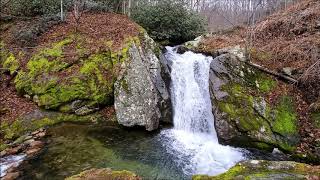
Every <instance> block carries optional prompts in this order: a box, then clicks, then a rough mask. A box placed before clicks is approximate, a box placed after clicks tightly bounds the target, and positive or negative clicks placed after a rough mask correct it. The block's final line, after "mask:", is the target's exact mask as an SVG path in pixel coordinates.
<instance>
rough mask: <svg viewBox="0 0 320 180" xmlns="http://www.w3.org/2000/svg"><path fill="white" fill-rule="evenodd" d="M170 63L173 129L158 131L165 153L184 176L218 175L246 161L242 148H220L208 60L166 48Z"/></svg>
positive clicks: (200, 56)
mask: <svg viewBox="0 0 320 180" xmlns="http://www.w3.org/2000/svg"><path fill="white" fill-rule="evenodd" d="M167 50H168V52H167V53H166V55H165V56H166V58H167V59H168V60H169V61H171V63H172V65H171V80H172V82H171V98H172V104H173V111H174V112H173V113H174V116H173V122H174V128H173V129H169V130H164V131H162V132H161V139H162V142H163V144H164V146H165V147H166V150H167V151H168V153H171V154H173V155H174V156H175V157H176V159H175V161H176V162H177V163H178V165H180V166H182V168H183V170H184V173H185V174H187V175H192V174H208V175H217V174H220V173H223V172H225V171H227V170H228V169H229V168H230V167H232V166H234V165H235V164H236V163H237V162H239V161H241V160H243V159H245V157H244V155H243V153H242V152H241V149H237V148H233V147H230V146H223V145H220V144H219V142H218V138H217V134H216V131H215V128H214V116H213V114H212V106H211V100H210V94H209V70H210V63H211V61H212V58H211V57H206V56H204V55H202V54H195V53H192V52H186V53H184V54H178V53H176V52H175V51H174V48H172V47H167Z"/></svg>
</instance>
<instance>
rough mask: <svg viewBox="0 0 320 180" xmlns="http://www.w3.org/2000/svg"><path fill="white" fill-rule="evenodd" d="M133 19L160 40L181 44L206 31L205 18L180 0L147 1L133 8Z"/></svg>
mask: <svg viewBox="0 0 320 180" xmlns="http://www.w3.org/2000/svg"><path fill="white" fill-rule="evenodd" d="M132 17H133V19H134V20H135V21H136V22H137V23H138V24H140V25H141V26H142V27H144V28H145V29H146V30H147V31H148V33H149V34H150V36H151V37H152V38H153V39H155V40H156V41H158V42H162V43H163V42H166V41H169V43H168V44H179V43H182V42H185V41H188V40H192V39H194V38H195V37H197V36H199V35H200V34H202V33H204V31H205V23H204V20H203V19H202V18H201V17H200V16H199V15H198V14H196V13H195V12H192V11H190V10H188V9H187V7H186V5H185V4H184V3H183V2H180V1H173V0H163V1H158V3H157V4H153V5H152V4H151V3H146V4H142V5H139V6H138V7H136V8H135V9H134V10H133V13H132Z"/></svg>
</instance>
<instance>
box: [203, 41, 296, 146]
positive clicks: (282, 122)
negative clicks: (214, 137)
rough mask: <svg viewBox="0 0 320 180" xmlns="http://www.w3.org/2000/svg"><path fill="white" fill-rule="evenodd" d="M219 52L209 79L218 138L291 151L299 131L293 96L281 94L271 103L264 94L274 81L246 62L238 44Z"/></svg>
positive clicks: (212, 65) (234, 142)
mask: <svg viewBox="0 0 320 180" xmlns="http://www.w3.org/2000/svg"><path fill="white" fill-rule="evenodd" d="M221 52H224V53H222V54H221V55H219V56H218V57H216V58H215V59H213V61H212V62H211V65H210V82H209V85H210V94H211V99H212V106H213V113H214V116H215V128H216V131H217V134H218V137H219V140H220V142H221V143H223V144H232V145H236V146H242V147H255V148H259V149H264V150H272V149H273V148H275V147H276V148H279V149H281V150H283V151H286V152H291V151H293V150H294V149H295V147H296V144H297V143H298V142H299V135H298V128H297V116H296V113H295V108H294V105H293V102H292V101H293V100H292V98H291V97H290V96H286V95H283V96H282V97H280V98H279V99H278V101H277V102H276V103H275V104H276V105H273V104H270V103H269V102H268V101H267V99H265V97H266V95H267V94H268V93H270V92H271V91H272V90H273V88H274V87H275V86H276V85H277V82H276V81H275V80H273V79H272V78H271V77H269V76H268V75H266V74H264V73H263V72H260V71H259V70H256V69H254V68H252V67H251V66H249V65H247V63H246V62H244V61H243V60H244V54H243V53H242V52H243V51H242V50H241V48H239V47H236V48H230V49H224V50H222V51H221Z"/></svg>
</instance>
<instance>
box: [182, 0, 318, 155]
mask: <svg viewBox="0 0 320 180" xmlns="http://www.w3.org/2000/svg"><path fill="white" fill-rule="evenodd" d="M250 35H252V39H253V41H252V43H251V44H252V45H251V46H250V47H248V48H247V50H248V51H247V53H248V55H249V56H248V57H249V58H250V61H251V62H253V63H255V64H258V65H260V66H263V67H264V68H266V69H269V70H270V71H273V72H275V73H279V74H282V75H286V76H290V77H292V78H294V79H297V80H298V82H299V83H298V84H290V83H287V82H284V81H282V80H280V79H277V78H276V77H274V79H275V80H276V81H277V86H276V87H275V88H274V89H273V90H272V91H271V92H270V93H267V94H265V95H264V99H266V100H267V103H269V104H274V105H277V102H278V101H279V99H281V97H282V96H290V97H292V98H293V100H294V101H293V102H294V109H295V111H296V113H297V115H298V120H299V121H298V127H299V134H300V136H301V140H300V145H299V146H298V148H297V150H296V153H297V154H298V156H300V157H307V158H306V159H308V160H310V159H312V157H314V156H318V157H320V124H319V122H320V94H319V93H320V73H319V72H320V1H318V0H304V1H301V2H300V3H297V4H295V5H294V6H292V7H290V8H288V9H287V10H284V11H280V12H278V13H275V14H273V15H271V16H269V17H267V18H266V19H264V20H262V21H261V22H258V23H257V25H256V26H255V27H253V28H245V27H234V28H233V29H231V30H226V31H224V32H217V33H212V34H209V35H206V36H204V37H203V38H201V41H200V42H199V44H198V47H197V48H196V49H195V50H196V51H198V52H203V53H206V54H210V55H213V56H214V57H216V56H217V55H219V54H221V52H223V51H221V49H223V48H230V47H235V46H238V45H239V46H240V47H241V48H243V49H245V47H246V44H250V43H247V38H248V37H250ZM187 46H188V45H187ZM301 153H302V154H301ZM307 154H313V155H311V156H310V157H308V155H307Z"/></svg>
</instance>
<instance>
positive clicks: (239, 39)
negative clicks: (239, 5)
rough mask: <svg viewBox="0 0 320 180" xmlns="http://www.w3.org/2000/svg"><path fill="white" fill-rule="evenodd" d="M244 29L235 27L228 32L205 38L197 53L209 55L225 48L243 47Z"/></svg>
mask: <svg viewBox="0 0 320 180" xmlns="http://www.w3.org/2000/svg"><path fill="white" fill-rule="evenodd" d="M245 33H246V28H244V27H241V26H237V27H234V28H232V29H230V30H225V31H220V32H215V33H212V34H210V35H208V36H207V37H205V38H204V39H203V40H202V41H201V42H200V44H199V51H201V52H204V53H210V52H212V51H215V50H218V49H222V48H225V47H230V46H236V45H239V44H240V45H244V43H245Z"/></svg>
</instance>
